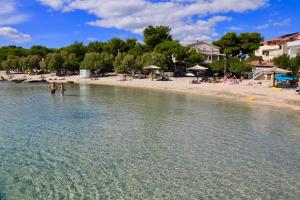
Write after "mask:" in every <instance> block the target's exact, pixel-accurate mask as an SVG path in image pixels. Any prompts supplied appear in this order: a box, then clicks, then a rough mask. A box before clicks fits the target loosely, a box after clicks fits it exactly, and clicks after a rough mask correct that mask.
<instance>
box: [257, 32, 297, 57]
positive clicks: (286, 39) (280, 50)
mask: <svg viewBox="0 0 300 200" xmlns="http://www.w3.org/2000/svg"><path fill="white" fill-rule="evenodd" d="M297 40H300V33H299V32H297V33H291V34H287V35H283V36H281V37H278V38H273V39H270V40H267V41H265V42H263V43H262V45H261V46H260V48H259V49H258V50H256V51H255V55H256V56H260V57H261V58H262V59H263V60H264V61H271V60H273V58H275V57H278V56H282V55H284V54H290V53H295V52H297V51H298V50H297V48H298V47H297V45H296V44H297V43H294V41H297ZM288 44H289V45H288ZM294 47H295V48H294ZM291 48H294V49H292V50H291V51H290V49H291ZM293 55H294V54H293Z"/></svg>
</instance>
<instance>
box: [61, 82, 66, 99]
mask: <svg viewBox="0 0 300 200" xmlns="http://www.w3.org/2000/svg"><path fill="white" fill-rule="evenodd" d="M65 90H66V89H65V85H64V84H63V83H60V94H61V95H62V96H64V94H65Z"/></svg>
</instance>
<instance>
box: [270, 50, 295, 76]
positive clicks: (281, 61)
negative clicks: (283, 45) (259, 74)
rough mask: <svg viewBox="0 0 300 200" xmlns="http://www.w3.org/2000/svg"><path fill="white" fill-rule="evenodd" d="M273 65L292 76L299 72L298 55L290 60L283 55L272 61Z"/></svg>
mask: <svg viewBox="0 0 300 200" xmlns="http://www.w3.org/2000/svg"><path fill="white" fill-rule="evenodd" d="M273 62H274V64H275V65H276V66H277V67H280V68H283V69H287V70H290V71H292V73H293V74H295V75H296V74H297V73H298V71H299V70H300V55H298V56H296V57H294V58H291V57H290V56H288V55H286V54H284V55H282V56H278V57H276V58H274V59H273Z"/></svg>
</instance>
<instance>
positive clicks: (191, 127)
mask: <svg viewBox="0 0 300 200" xmlns="http://www.w3.org/2000/svg"><path fill="white" fill-rule="evenodd" d="M66 94H67V95H66V96H65V97H60V96H59V95H57V96H55V97H51V96H50V94H49V91H47V86H46V85H43V84H14V83H0V161H1V162H0V199H1V200H4V199H5V200H6V199H22V200H23V199H24V200H26V199H222V200H225V199H230V200H233V199H264V200H265V199H284V200H288V199H300V116H299V113H298V114H297V113H296V112H293V111H288V110H284V109H281V110H280V109H276V108H272V107H269V108H268V107H262V106H254V105H251V104H250V103H249V104H243V103H231V102H228V101H221V100H216V99H211V98H204V97H192V96H185V95H178V94H172V93H161V92H156V91H150V90H149V91H143V90H137V89H128V88H117V87H104V86H87V85H84V86H67V92H66Z"/></svg>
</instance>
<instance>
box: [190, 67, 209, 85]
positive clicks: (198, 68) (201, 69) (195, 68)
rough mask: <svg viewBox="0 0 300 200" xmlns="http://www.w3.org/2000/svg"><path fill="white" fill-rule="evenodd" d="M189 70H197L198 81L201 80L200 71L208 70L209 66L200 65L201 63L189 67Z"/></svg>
mask: <svg viewBox="0 0 300 200" xmlns="http://www.w3.org/2000/svg"><path fill="white" fill-rule="evenodd" d="M187 70H189V71H196V72H197V82H198V80H199V72H200V71H205V70H208V68H206V67H203V66H200V65H196V66H194V67H190V68H187Z"/></svg>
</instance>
